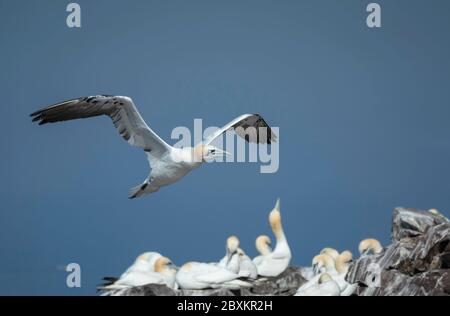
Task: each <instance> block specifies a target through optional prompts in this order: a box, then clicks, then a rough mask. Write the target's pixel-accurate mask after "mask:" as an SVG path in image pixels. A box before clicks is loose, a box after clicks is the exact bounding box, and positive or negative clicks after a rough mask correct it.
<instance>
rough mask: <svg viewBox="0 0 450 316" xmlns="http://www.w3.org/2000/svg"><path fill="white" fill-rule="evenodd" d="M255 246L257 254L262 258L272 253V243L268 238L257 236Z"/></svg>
mask: <svg viewBox="0 0 450 316" xmlns="http://www.w3.org/2000/svg"><path fill="white" fill-rule="evenodd" d="M255 244H256V250H258V252H259V253H260V254H261V255H263V256H265V255H268V254H269V253H271V252H272V242H271V240H270V238H269V236H265V235H262V236H259V237H258V238H256V243H255Z"/></svg>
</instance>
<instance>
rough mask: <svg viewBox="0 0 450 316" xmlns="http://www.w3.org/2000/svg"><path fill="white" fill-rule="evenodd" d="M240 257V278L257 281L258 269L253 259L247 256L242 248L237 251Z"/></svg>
mask: <svg viewBox="0 0 450 316" xmlns="http://www.w3.org/2000/svg"><path fill="white" fill-rule="evenodd" d="M237 253H238V255H239V273H238V274H239V276H240V277H241V278H248V279H256V278H257V277H258V268H256V265H255V264H254V263H253V261H252V259H250V257H249V256H247V255H246V254H245V252H244V250H242V249H241V248H239V249H238V251H237Z"/></svg>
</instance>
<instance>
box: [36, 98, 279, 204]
mask: <svg viewBox="0 0 450 316" xmlns="http://www.w3.org/2000/svg"><path fill="white" fill-rule="evenodd" d="M100 115H107V116H109V117H110V118H111V119H112V121H113V123H114V126H115V127H116V128H117V129H118V131H119V134H120V135H121V136H122V137H123V138H124V139H125V140H127V141H128V143H129V144H130V145H132V146H136V147H140V148H142V149H143V150H144V151H145V152H146V153H147V158H148V161H149V164H150V167H151V169H152V171H151V173H150V174H149V176H148V177H147V178H146V179H145V181H144V182H143V183H142V184H140V185H138V186H136V187H134V188H132V189H131V190H130V198H137V197H141V196H144V195H147V194H150V193H153V192H156V191H158V190H159V189H160V188H161V187H162V186H167V185H170V184H172V183H174V182H177V181H178V180H180V179H181V178H183V177H184V176H185V175H187V174H188V173H189V172H190V171H192V170H194V169H196V168H198V167H200V166H201V165H202V164H203V162H205V161H209V160H213V159H215V158H217V157H222V156H223V155H226V154H227V152H225V151H223V150H221V149H219V148H217V147H214V146H212V145H211V143H212V142H213V141H214V140H215V139H217V138H218V137H219V136H221V135H222V134H224V133H225V132H226V131H228V130H234V131H235V132H236V133H237V134H238V135H239V136H240V137H243V138H244V139H245V140H247V141H248V142H253V143H263V144H270V143H271V142H272V141H276V138H277V136H276V135H275V133H273V132H272V130H271V129H270V127H269V126H268V125H267V123H266V122H265V121H264V119H263V118H262V117H261V116H260V115H258V114H244V115H241V116H239V117H237V118H236V119H234V120H232V121H231V122H229V123H228V124H226V125H225V126H224V127H222V128H221V129H219V130H217V131H216V132H215V133H213V134H212V135H211V136H210V137H208V138H207V139H206V140H205V141H204V142H202V143H201V144H199V145H197V146H196V147H194V148H174V147H172V146H170V145H168V144H167V143H166V142H165V141H164V140H162V139H161V138H160V137H159V136H158V135H157V134H156V133H155V132H154V131H153V130H152V129H151V128H150V127H149V126H148V125H147V124H146V123H145V121H144V119H143V118H142V117H141V115H140V114H139V111H138V110H137V107H136V106H135V104H134V103H133V101H132V100H131V99H130V98H129V97H124V96H108V95H96V96H89V97H81V98H78V99H73V100H69V101H65V102H62V103H58V104H55V105H52V106H49V107H46V108H43V109H41V110H39V111H36V112H34V113H32V114H31V116H32V117H33V122H36V121H37V122H39V125H42V124H47V123H55V122H60V121H68V120H74V119H81V118H88V117H94V116H100Z"/></svg>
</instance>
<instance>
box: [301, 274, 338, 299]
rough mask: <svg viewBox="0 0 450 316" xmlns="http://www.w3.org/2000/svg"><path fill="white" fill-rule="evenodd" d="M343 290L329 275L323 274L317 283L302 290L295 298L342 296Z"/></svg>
mask: <svg viewBox="0 0 450 316" xmlns="http://www.w3.org/2000/svg"><path fill="white" fill-rule="evenodd" d="M340 295H341V289H340V288H339V285H338V284H337V283H336V281H334V280H333V278H332V277H331V276H330V275H329V274H328V273H323V274H322V275H321V276H320V277H319V279H318V280H317V283H315V284H312V285H310V286H309V287H306V288H300V289H299V290H298V291H297V293H296V294H295V296H340Z"/></svg>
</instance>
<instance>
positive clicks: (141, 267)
mask: <svg viewBox="0 0 450 316" xmlns="http://www.w3.org/2000/svg"><path fill="white" fill-rule="evenodd" d="M161 257H162V255H161V254H160V253H158V252H144V253H143V254H141V255H139V257H137V258H136V260H135V261H134V263H133V264H132V265H131V266H130V267H129V268H128V269H127V270H126V271H125V272H124V273H123V274H122V275H121V276H120V278H121V279H122V278H124V277H125V276H126V275H127V274H129V273H132V272H136V271H139V272H152V271H155V263H156V260H158V259H159V258H161Z"/></svg>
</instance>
